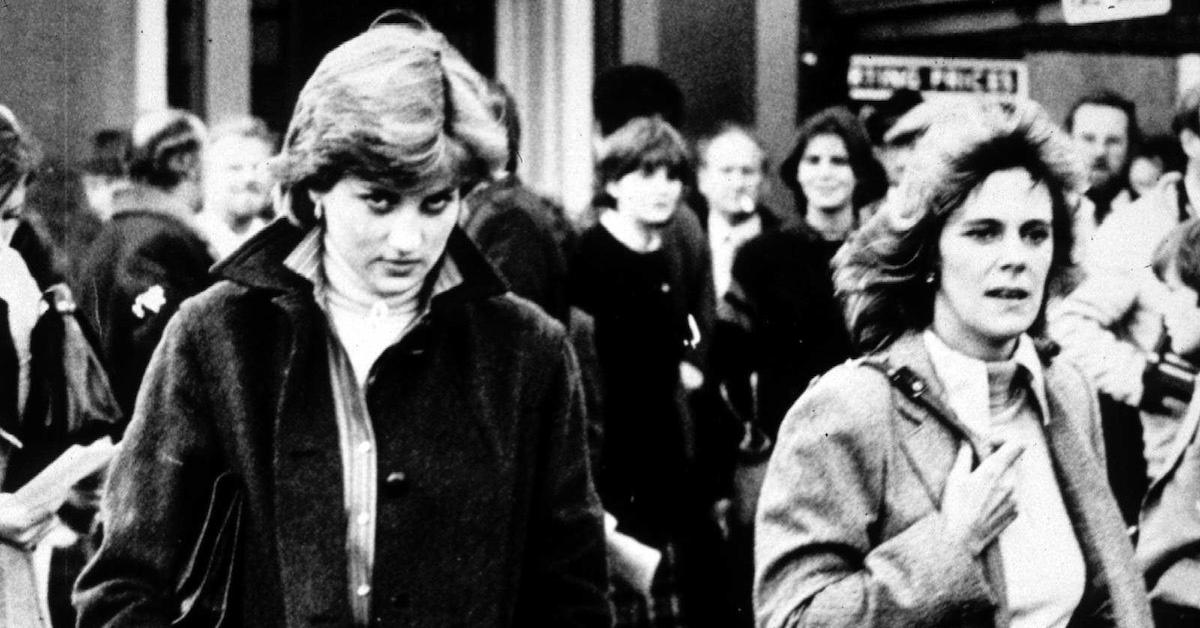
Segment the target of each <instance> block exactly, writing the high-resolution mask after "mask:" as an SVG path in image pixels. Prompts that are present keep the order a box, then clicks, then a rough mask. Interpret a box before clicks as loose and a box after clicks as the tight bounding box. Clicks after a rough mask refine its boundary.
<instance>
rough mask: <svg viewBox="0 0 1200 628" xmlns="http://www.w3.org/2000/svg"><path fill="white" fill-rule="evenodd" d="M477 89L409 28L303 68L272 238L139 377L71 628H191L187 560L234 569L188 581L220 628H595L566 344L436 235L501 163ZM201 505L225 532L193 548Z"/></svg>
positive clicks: (477, 82) (180, 319)
mask: <svg viewBox="0 0 1200 628" xmlns="http://www.w3.org/2000/svg"><path fill="white" fill-rule="evenodd" d="M482 89H483V81H482V78H481V77H480V76H479V75H478V74H477V73H476V72H475V70H474V69H472V68H471V67H470V66H469V65H468V64H467V63H466V62H465V60H463V59H462V57H461V56H460V55H459V54H458V52H457V51H456V50H454V49H453V48H452V47H451V46H450V45H449V44H448V43H446V41H445V39H444V37H443V36H442V35H441V34H440V33H438V32H437V31H434V30H432V29H431V28H429V27H428V26H427V25H426V24H425V23H424V21H423V20H420V19H419V18H417V17H415V16H412V15H410V14H404V13H398V14H388V15H387V16H386V19H385V18H381V19H380V20H379V21H377V23H376V24H375V25H373V26H372V28H371V29H369V30H368V31H367V32H365V33H364V34H362V35H359V36H358V37H355V38H354V39H352V40H350V41H348V42H346V43H345V44H343V45H342V46H340V47H338V48H337V49H335V50H334V51H332V52H330V53H329V54H328V55H327V56H326V57H325V58H324V59H323V60H322V62H321V64H320V65H319V66H318V68H317V69H316V71H315V73H314V74H313V76H312V77H311V78H310V79H309V81H308V83H307V84H306V85H305V87H304V89H303V90H302V92H301V94H300V97H299V101H298V103H297V105H296V109H295V114H294V115H293V118H292V121H291V124H290V126H289V129H288V132H287V136H286V139H285V142H284V147H283V150H282V152H281V154H280V155H279V156H278V157H277V158H276V161H275V164H274V165H275V170H276V173H277V175H278V177H279V179H280V184H281V194H280V198H281V199H282V200H281V203H282V207H281V209H283V210H285V211H286V212H287V213H288V214H289V215H290V218H291V220H284V221H278V222H276V223H275V224H273V225H272V226H270V227H268V228H266V229H265V230H264V231H262V232H260V233H259V234H258V235H256V236H255V237H254V238H253V239H252V240H251V241H249V242H247V243H246V245H244V246H243V247H242V248H241V249H240V250H239V251H238V252H235V253H234V254H233V255H232V256H231V257H230V258H228V259H227V260H225V261H224V262H222V263H221V265H219V266H218V267H217V269H216V271H215V272H216V273H217V274H218V276H219V278H220V281H219V282H218V284H217V285H215V286H214V287H213V288H211V289H210V290H207V291H206V292H204V293H203V294H202V295H200V296H198V297H196V298H195V299H192V300H190V301H188V302H186V303H185V304H184V306H183V307H182V308H181V310H180V311H179V313H178V314H177V315H176V317H175V318H174V319H173V320H172V322H171V324H170V325H169V326H168V329H167V331H166V333H165V335H164V338H163V342H162V344H161V345H160V346H159V349H158V350H157V351H156V353H155V357H154V359H153V361H152V364H151V366H150V368H149V370H148V373H147V378H146V385H145V386H144V387H143V390H142V393H141V396H140V398H139V399H138V404H137V409H136V412H135V416H134V419H133V422H132V424H131V425H130V428H129V431H128V432H127V434H126V438H125V441H124V443H123V450H122V452H121V454H120V456H119V457H118V459H117V461H116V463H115V464H114V466H113V469H112V475H111V478H110V484H109V487H108V492H107V493H106V500H107V501H106V504H107V509H108V512H109V513H110V517H109V520H108V524H107V527H106V530H105V538H104V543H103V545H102V546H101V548H100V551H99V554H98V555H97V557H96V559H95V560H94V561H93V562H92V563H91V564H90V565H89V566H88V568H87V570H86V571H85V573H84V574H83V575H82V576H81V578H80V580H79V582H78V585H77V591H76V601H77V605H78V606H79V609H80V623H81V625H85V626H91V625H130V626H133V625H137V626H146V625H167V624H168V623H169V622H171V621H172V620H174V619H176V617H178V616H179V615H180V614H181V612H182V611H187V610H188V609H189V607H191V608H194V607H192V606H191V601H190V598H189V597H188V596H189V595H191V594H193V593H195V590H194V589H193V588H192V585H191V582H192V581H191V580H190V579H189V576H190V577H194V576H195V573H194V571H192V570H193V569H195V567H196V566H197V564H198V563H195V562H189V557H190V556H192V553H193V551H194V550H193V548H194V547H196V548H199V549H204V548H205V547H208V546H205V545H203V544H202V545H198V546H197V542H198V539H204V540H214V541H217V544H216V547H218V548H220V547H224V546H225V544H226V543H232V545H233V546H234V547H235V548H236V550H235V551H234V552H233V555H232V557H231V559H230V560H227V561H226V560H222V556H220V553H219V552H217V551H213V550H211V549H210V550H209V551H208V552H203V551H202V552H200V553H199V554H198V555H199V556H200V557H201V558H202V559H211V560H210V561H209V562H210V564H211V563H219V567H218V569H220V570H221V571H220V573H222V574H224V573H225V571H224V570H225V569H227V568H228V569H229V570H230V572H229V576H228V577H227V578H226V577H225V576H224V575H222V577H221V578H220V579H219V580H218V586H217V587H214V588H213V589H209V591H210V592H212V591H215V592H217V593H218V595H217V596H216V597H217V598H218V599H219V598H220V597H221V596H220V595H219V593H220V592H221V590H222V586H228V587H229V597H228V603H229V608H228V613H229V615H228V616H229V617H231V618H232V621H233V623H237V624H240V625H246V626H282V625H300V624H304V625H330V626H335V625H336V626H347V625H354V626H368V625H372V626H400V625H404V626H458V625H470V626H544V625H554V626H607V625H608V623H609V612H608V608H607V606H606V604H605V600H604V591H605V588H606V584H607V581H606V572H605V562H604V561H605V557H604V537H603V527H602V519H601V516H600V509H599V504H598V500H597V498H596V496H595V493H594V491H593V489H592V485H591V480H590V477H589V471H588V467H587V454H586V446H585V438H584V425H583V416H582V411H581V400H580V392H579V383H578V373H577V369H576V366H575V360H574V357H573V354H572V353H571V351H570V349H569V347H568V344H567V340H566V337H565V333H564V330H563V328H562V327H561V325H559V324H558V323H556V322H554V321H553V320H551V319H550V318H549V317H547V316H546V315H545V314H543V313H541V312H540V311H539V310H538V309H537V308H535V307H534V306H532V305H531V304H529V303H528V302H525V301H523V300H520V299H518V298H515V297H513V296H511V295H509V294H507V293H506V290H505V287H504V285H503V283H502V282H501V281H500V280H499V279H498V277H497V276H496V274H495V272H494V271H493V270H492V268H491V267H490V266H489V265H488V264H487V263H486V262H485V261H484V259H483V258H482V256H481V255H480V254H479V252H478V251H477V250H476V249H475V248H474V247H473V246H472V245H471V244H470V243H469V241H468V240H467V238H466V236H465V235H464V234H463V233H462V232H461V231H459V230H458V229H457V228H456V227H455V223H456V219H457V217H458V213H459V209H460V206H459V205H460V202H461V199H460V194H461V191H462V190H464V189H470V186H471V185H472V184H474V183H475V182H477V181H478V180H479V178H480V177H482V176H484V175H486V173H489V172H492V171H494V170H496V168H497V166H499V165H500V164H502V163H503V161H504V159H505V158H506V151H505V139H504V130H503V128H501V127H500V126H499V124H498V123H497V122H496V121H495V120H494V119H493V118H492V117H491V116H490V115H489V114H488V111H487V109H486V108H485V106H484V104H483V102H482V101H481V94H482ZM230 486H232V487H233V489H234V490H232V491H229V492H226V489H227V488H228V487H230ZM230 493H232V495H233V497H232V498H230V499H223V497H224V496H226V495H229V494H230ZM210 504H211V510H210V511H208V512H209V516H210V517H211V516H212V515H213V514H216V515H218V516H217V517H216V519H217V520H227V521H230V522H232V523H231V525H228V526H226V527H225V528H224V529H223V531H222V532H220V533H217V534H216V535H215V536H213V537H210V536H208V535H207V533H206V532H207V530H208V529H209V528H208V527H207V526H204V523H205V517H206V508H209V507H210ZM226 515H228V517H226ZM210 586H211V585H210ZM204 595H205V594H204V593H202V594H201V597H203V596H204Z"/></svg>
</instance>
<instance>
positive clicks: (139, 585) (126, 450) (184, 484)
mask: <svg viewBox="0 0 1200 628" xmlns="http://www.w3.org/2000/svg"><path fill="white" fill-rule="evenodd" d="M187 313H188V310H187V308H184V310H183V312H181V314H180V316H177V317H175V318H174V319H172V321H171V323H170V324H169V325H168V326H167V329H166V332H165V335H164V338H163V342H162V344H161V345H160V346H159V347H158V349H157V350H156V352H155V353H154V357H153V358H152V359H151V363H150V366H149V368H148V371H147V376H146V382H145V386H143V388H142V392H141V394H140V397H139V398H138V401H137V405H136V410H135V412H134V417H133V420H132V422H131V423H130V425H129V428H128V430H127V431H126V434H125V438H124V439H123V441H122V443H121V451H120V453H119V454H118V455H117V457H116V459H115V461H114V462H113V464H112V467H111V468H110V470H109V476H108V484H107V487H106V489H105V494H104V498H103V502H102V511H103V512H105V513H106V519H105V522H104V540H103V542H102V544H101V546H100V549H99V550H98V552H97V554H96V555H95V557H94V558H93V559H92V561H91V563H90V564H88V566H87V567H86V568H85V569H84V571H83V573H82V574H81V575H80V578H79V580H78V582H77V583H76V589H75V593H74V599H73V602H74V604H75V606H76V608H77V609H78V612H79V625H81V626H167V625H170V622H171V620H173V619H174V618H175V616H176V614H177V610H178V607H177V605H176V604H175V603H174V599H173V598H174V595H173V594H174V591H173V583H174V582H175V581H176V579H177V578H176V574H177V573H178V572H179V571H180V570H181V563H182V562H183V561H184V560H186V558H187V554H188V552H189V551H190V548H191V546H192V543H191V542H189V541H188V540H187V539H191V538H193V537H194V536H195V535H196V533H197V530H198V525H199V520H201V519H202V518H203V515H204V512H203V508H204V507H205V506H206V505H207V498H208V487H209V485H210V482H209V481H208V480H209V477H210V476H211V475H212V474H211V473H210V470H211V469H210V468H209V467H210V465H211V464H212V463H211V462H210V461H211V459H212V458H214V457H215V456H213V455H212V454H211V453H210V452H209V443H210V440H211V437H210V435H209V433H208V430H207V429H206V428H205V425H206V422H207V417H206V416H205V405H204V404H203V403H202V402H201V395H200V393H199V391H198V382H202V381H203V379H204V376H203V373H202V371H201V369H199V368H198V364H197V363H198V357H197V355H196V354H195V352H194V350H193V348H192V343H191V340H192V338H191V337H190V336H191V334H190V333H189V326H188V325H187V322H186V320H187V318H188V317H187V316H186V314H187Z"/></svg>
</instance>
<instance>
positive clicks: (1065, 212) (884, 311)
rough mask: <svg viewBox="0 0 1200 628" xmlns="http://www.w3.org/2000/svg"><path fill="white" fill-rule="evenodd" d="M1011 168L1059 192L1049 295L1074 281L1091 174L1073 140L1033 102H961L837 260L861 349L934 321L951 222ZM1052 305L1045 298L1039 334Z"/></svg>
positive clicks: (1054, 200) (838, 284)
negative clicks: (1078, 217)
mask: <svg viewBox="0 0 1200 628" xmlns="http://www.w3.org/2000/svg"><path fill="white" fill-rule="evenodd" d="M1011 168H1022V169H1024V170H1026V171H1027V172H1029V174H1030V176H1031V178H1032V179H1033V180H1034V182H1035V183H1038V184H1041V185H1045V186H1046V188H1047V189H1048V190H1049V192H1050V199H1051V208H1052V217H1051V228H1052V231H1053V235H1052V238H1051V240H1052V243H1053V246H1054V251H1053V254H1052V258H1051V262H1050V271H1049V274H1048V277H1047V286H1046V292H1045V294H1052V293H1054V292H1056V291H1059V290H1061V286H1063V285H1065V284H1066V282H1067V281H1069V277H1070V274H1071V248H1072V244H1073V243H1074V237H1073V233H1072V215H1073V212H1074V208H1075V206H1076V204H1077V203H1078V200H1079V193H1080V191H1081V184H1082V181H1083V180H1084V179H1083V175H1082V172H1081V171H1080V169H1079V166H1078V163H1077V161H1076V159H1075V157H1074V155H1073V152H1072V148H1071V143H1070V140H1069V139H1068V138H1067V136H1066V135H1065V134H1064V133H1063V132H1062V131H1061V130H1060V129H1059V128H1058V126H1057V125H1055V124H1054V122H1053V121H1051V119H1050V118H1049V116H1047V115H1046V113H1045V111H1043V110H1042V108H1041V107H1040V106H1038V105H1037V104H1036V103H1034V102H1032V101H1028V100H1019V101H1016V102H1004V103H1001V102H986V101H979V102H977V103H975V104H973V105H972V106H964V107H959V108H958V112H957V113H956V114H954V115H952V116H951V117H949V118H946V119H942V120H939V121H937V122H935V123H934V124H932V125H931V126H930V127H929V130H928V132H927V133H926V134H925V136H924V137H923V138H922V139H921V140H920V141H918V143H917V146H916V149H915V151H914V153H913V156H912V161H911V162H910V163H909V165H908V167H907V168H906V169H905V172H904V177H903V178H902V179H901V180H900V184H899V188H898V190H897V193H895V194H894V195H893V196H890V197H889V198H888V200H887V201H886V202H885V203H884V206H883V207H882V208H881V210H880V211H879V212H878V213H877V214H876V215H875V216H874V217H873V218H872V219H871V220H870V221H869V222H867V224H865V225H864V226H863V227H862V229H860V230H859V231H858V232H857V233H856V234H854V235H853V236H852V237H851V238H850V239H849V240H847V242H846V244H845V245H843V246H842V248H841V250H839V251H838V253H837V255H836V256H834V259H833V267H834V288H835V290H836V292H837V294H838V297H839V298H840V299H841V301H842V305H843V310H844V313H845V317H846V323H847V326H848V327H849V330H850V337H851V340H852V342H853V343H854V345H855V346H856V348H857V349H858V350H859V351H862V352H864V353H870V352H874V351H879V350H881V349H883V348H885V347H886V346H887V345H888V344H890V343H891V342H892V341H893V340H895V339H896V338H898V337H899V336H900V335H902V334H904V333H905V332H908V331H914V330H921V329H924V328H925V327H927V326H928V325H929V324H930V323H931V322H932V320H933V300H934V295H935V294H936V292H937V289H938V282H939V277H940V274H939V266H940V263H941V262H940V255H939V252H938V240H939V238H940V237H941V234H942V229H943V228H944V227H945V225H946V221H947V219H948V218H949V217H950V215H951V213H953V212H954V211H955V210H956V209H958V208H959V207H961V206H962V205H963V203H964V202H966V200H967V198H968V196H969V195H970V194H971V192H972V191H974V190H975V189H976V188H977V187H979V185H980V184H982V183H983V182H984V180H985V179H987V178H988V176H990V175H991V174H992V173H995V172H998V171H1002V170H1008V169H1011ZM1044 310H1045V301H1044V299H1043V303H1042V309H1041V311H1040V312H1039V315H1038V317H1037V320H1036V321H1035V322H1034V325H1033V327H1032V328H1031V329H1030V332H1031V333H1032V334H1033V335H1035V336H1037V335H1039V334H1040V333H1041V331H1042V327H1043V325H1044Z"/></svg>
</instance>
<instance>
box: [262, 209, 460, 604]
mask: <svg viewBox="0 0 1200 628" xmlns="http://www.w3.org/2000/svg"><path fill="white" fill-rule="evenodd" d="M321 236H322V231H321V229H320V228H314V229H313V230H311V231H310V232H309V233H308V234H307V235H306V236H305V237H304V239H303V240H301V241H300V243H299V244H298V245H297V246H296V248H295V249H294V250H293V251H292V253H291V254H290V255H289V256H288V257H287V259H286V260H285V261H284V264H285V265H286V266H287V267H288V268H290V269H291V270H292V271H293V272H295V273H296V274H298V275H300V276H301V277H303V278H305V279H307V280H308V281H310V282H311V283H312V284H313V296H314V298H315V299H316V302H317V304H318V306H319V307H320V308H321V310H322V311H323V312H324V313H325V316H326V317H327V318H328V319H329V321H330V333H329V334H327V335H326V343H327V349H328V356H329V374H330V384H331V387H332V392H333V400H334V404H333V409H334V415H335V420H336V422H337V428H338V445H339V449H340V453H341V460H342V482H343V493H344V495H345V509H346V554H347V570H348V576H349V585H350V590H349V597H350V609H351V612H352V614H353V616H354V621H355V624H356V625H361V626H366V625H369V624H370V622H371V599H372V598H371V582H372V575H373V573H374V568H375V528H376V524H377V512H376V510H377V509H376V506H377V503H378V475H379V470H378V459H377V449H378V446H377V442H376V440H375V430H374V428H373V427H372V423H371V416H370V412H369V411H368V408H367V401H366V399H367V396H366V393H367V389H368V388H369V386H370V383H371V382H370V379H369V375H368V374H369V372H370V368H371V366H372V365H373V364H374V362H375V360H377V359H378V358H379V356H380V355H381V354H382V353H383V350H384V349H386V347H387V346H390V345H393V344H395V343H397V342H399V341H400V340H401V339H402V338H403V337H404V334H405V333H407V331H408V330H410V329H412V327H413V323H415V322H416V321H417V320H419V319H420V317H421V316H422V315H423V314H424V311H425V309H426V307H427V305H428V298H427V299H426V301H425V302H424V303H422V304H420V305H419V306H418V308H417V311H416V316H415V317H406V320H408V321H409V322H408V323H407V324H406V325H405V326H404V328H403V329H401V330H399V333H398V334H395V333H390V334H385V333H383V331H382V327H381V331H380V337H379V338H377V339H375V340H379V342H370V341H371V339H370V338H364V337H362V336H361V334H359V333H358V332H359V331H360V330H356V329H351V328H350V327H347V325H351V326H352V325H353V320H351V319H352V318H353V316H351V319H348V318H346V316H347V315H346V313H345V312H342V313H341V314H337V315H335V314H334V312H333V311H332V310H333V308H331V307H330V300H329V286H328V281H327V279H326V277H325V274H324V272H323V268H322V266H323V265H322V262H321V260H322V241H321ZM435 272H438V275H437V279H436V280H435V283H434V286H433V290H432V292H431V296H432V295H436V294H438V293H440V292H443V291H445V290H448V289H450V288H452V287H454V286H455V285H458V284H459V283H461V282H462V275H461V273H459V271H458V269H457V267H456V266H455V265H454V262H453V260H450V259H449V258H446V259H445V260H444V261H443V263H442V264H440V265H439V266H438V270H436V271H435ZM372 310H378V308H372ZM374 315H375V316H377V317H383V316H384V314H382V313H378V312H377V313H375V314H374ZM367 316H368V317H370V316H371V314H370V313H368V314H367ZM339 321H340V323H341V324H339ZM342 336H347V337H351V336H352V337H353V338H355V339H356V340H357V341H356V342H351V343H347V342H345V339H343V337H342Z"/></svg>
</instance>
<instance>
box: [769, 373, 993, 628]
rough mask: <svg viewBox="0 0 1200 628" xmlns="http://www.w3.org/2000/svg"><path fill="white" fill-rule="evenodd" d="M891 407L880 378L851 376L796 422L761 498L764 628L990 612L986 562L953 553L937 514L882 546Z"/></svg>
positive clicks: (813, 393) (795, 411) (835, 380)
mask: <svg viewBox="0 0 1200 628" xmlns="http://www.w3.org/2000/svg"><path fill="white" fill-rule="evenodd" d="M890 404H891V397H890V388H889V387H888V385H887V384H886V383H885V382H883V380H882V378H880V376H879V375H878V374H876V373H874V372H868V371H867V370H866V369H865V368H864V367H856V366H851V365H847V366H845V367H839V368H837V369H835V370H834V371H831V372H830V373H829V374H827V375H825V376H824V377H822V378H821V379H820V380H818V381H817V383H815V384H814V385H813V386H812V387H811V388H810V389H809V390H808V391H807V392H806V393H805V394H804V396H802V397H801V398H800V400H799V401H798V402H797V404H796V405H795V406H794V407H793V408H792V410H791V411H790V412H789V413H788V416H787V418H786V419H785V421H784V424H783V426H782V429H781V430H780V435H779V442H778V444H777V445H776V449H775V452H774V454H773V455H772V457H771V461H770V464H769V466H768V469H767V475H766V480H765V482H764V484H763V489H762V494H761V496H760V497H759V507H758V508H759V509H758V521H757V527H756V531H755V535H756V537H755V542H756V545H755V564H756V577H755V609H756V612H757V615H758V625H759V626H762V627H764V628H782V627H789V628H790V627H796V626H856V627H857V626H918V625H921V626H925V625H949V624H953V623H955V620H956V619H957V618H960V617H962V616H964V615H973V614H975V613H978V612H986V611H988V610H990V609H992V608H993V607H994V602H993V599H992V596H993V594H992V592H991V589H990V588H989V586H988V585H987V583H986V581H985V576H984V568H983V565H982V562H981V561H980V560H978V559H976V558H975V557H974V556H972V555H971V554H970V553H969V551H968V550H967V549H966V548H965V547H964V546H962V545H961V544H958V543H952V542H947V539H946V535H945V526H944V520H943V519H942V516H941V515H940V514H939V513H938V512H937V511H934V510H931V511H930V514H928V515H926V516H924V517H922V518H920V519H918V520H917V521H916V522H915V523H913V524H912V525H911V526H909V527H908V528H907V529H906V530H904V531H903V532H901V533H899V534H897V535H895V536H892V537H891V538H886V539H880V538H876V537H877V527H878V525H879V524H880V519H881V518H882V517H885V516H887V515H886V513H887V511H888V510H889V508H888V504H887V503H886V499H887V497H888V492H887V490H886V482H887V477H888V471H887V468H886V467H887V465H888V456H889V453H888V452H889V450H890V449H891V448H892V447H893V445H892V444H890V443H889V442H888V439H889V438H891V437H892V436H891V435H892V434H893V432H892V430H889V429H885V428H884V421H886V420H889V419H887V417H888V415H889V413H890V412H891V411H892V410H891V408H890ZM895 472H896V473H903V472H904V471H903V470H899V469H897V470H895Z"/></svg>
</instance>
